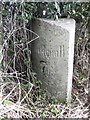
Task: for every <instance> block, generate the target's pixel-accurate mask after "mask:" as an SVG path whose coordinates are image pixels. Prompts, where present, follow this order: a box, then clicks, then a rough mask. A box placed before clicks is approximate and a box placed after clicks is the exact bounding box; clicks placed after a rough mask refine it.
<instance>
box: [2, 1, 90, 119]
mask: <svg viewBox="0 0 90 120" xmlns="http://www.w3.org/2000/svg"><path fill="white" fill-rule="evenodd" d="M0 4H1V6H0V7H1V8H0V9H1V15H0V20H1V23H0V27H1V30H0V66H1V68H0V119H6V118H47V117H48V118H82V117H83V118H88V116H89V108H90V105H89V102H88V88H89V75H88V61H89V53H88V51H89V49H90V48H89V47H90V46H89V43H88V37H87V36H88V35H87V21H86V22H85V23H84V24H82V25H81V26H80V27H81V28H80V30H81V29H82V31H79V32H80V33H81V34H79V36H78V39H77V41H76V44H75V63H74V75H73V90H72V98H73V99H72V104H71V106H67V105H66V104H62V103H60V102H59V101H58V100H57V99H52V98H50V97H48V95H47V93H46V92H45V91H43V90H42V89H41V85H42V83H41V81H39V80H37V74H36V73H34V72H33V70H32V61H31V42H32V41H34V40H37V38H39V36H38V35H37V34H36V33H35V32H33V31H32V30H30V22H29V21H30V20H31V18H32V11H33V8H34V7H35V4H34V3H31V4H27V5H26V4H25V3H24V2H23V1H22V3H21V4H20V3H13V2H10V3H9V2H6V3H0ZM28 5H29V6H30V7H29V8H28ZM49 6H51V5H50V4H49ZM52 7H53V5H52ZM28 11H29V12H30V14H29V13H28ZM50 15H51V14H50ZM85 25H86V26H85ZM83 30H84V32H83ZM82 33H83V35H82ZM32 36H34V37H32ZM30 38H31V39H30Z"/></svg>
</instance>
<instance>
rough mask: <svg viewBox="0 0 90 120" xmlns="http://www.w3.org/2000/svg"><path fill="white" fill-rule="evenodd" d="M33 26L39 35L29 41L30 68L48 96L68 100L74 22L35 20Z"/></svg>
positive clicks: (66, 20) (63, 100)
mask: <svg viewBox="0 0 90 120" xmlns="http://www.w3.org/2000/svg"><path fill="white" fill-rule="evenodd" d="M32 28H33V31H34V32H36V33H37V34H38V35H39V39H37V40H35V41H33V42H32V65H33V70H34V71H35V72H36V73H37V77H38V79H39V80H41V81H42V87H43V88H44V89H45V90H46V91H47V93H48V95H50V96H51V97H55V98H58V99H59V100H60V101H62V102H65V101H67V102H68V103H70V102H71V90H72V74H73V56H74V35H75V21H74V20H73V19H60V20H59V21H53V20H46V19H35V20H34V21H33V25H32Z"/></svg>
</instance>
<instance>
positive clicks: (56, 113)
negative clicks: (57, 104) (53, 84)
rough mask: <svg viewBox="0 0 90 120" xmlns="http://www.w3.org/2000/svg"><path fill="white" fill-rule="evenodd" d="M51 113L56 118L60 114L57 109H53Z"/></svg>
mask: <svg viewBox="0 0 90 120" xmlns="http://www.w3.org/2000/svg"><path fill="white" fill-rule="evenodd" d="M51 112H52V113H53V114H54V115H55V116H57V115H58V113H59V111H58V110H56V109H51Z"/></svg>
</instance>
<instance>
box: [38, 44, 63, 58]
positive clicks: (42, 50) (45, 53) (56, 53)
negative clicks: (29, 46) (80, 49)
mask: <svg viewBox="0 0 90 120" xmlns="http://www.w3.org/2000/svg"><path fill="white" fill-rule="evenodd" d="M64 49H65V48H64V45H62V46H59V49H57V50H52V48H51V49H50V50H49V49H48V50H46V49H45V46H42V47H41V48H39V49H38V51H37V52H38V54H41V55H42V57H46V58H48V57H50V56H52V57H58V56H60V57H64V56H65V50H64Z"/></svg>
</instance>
